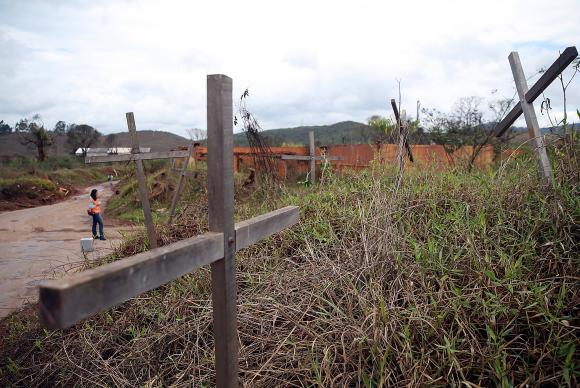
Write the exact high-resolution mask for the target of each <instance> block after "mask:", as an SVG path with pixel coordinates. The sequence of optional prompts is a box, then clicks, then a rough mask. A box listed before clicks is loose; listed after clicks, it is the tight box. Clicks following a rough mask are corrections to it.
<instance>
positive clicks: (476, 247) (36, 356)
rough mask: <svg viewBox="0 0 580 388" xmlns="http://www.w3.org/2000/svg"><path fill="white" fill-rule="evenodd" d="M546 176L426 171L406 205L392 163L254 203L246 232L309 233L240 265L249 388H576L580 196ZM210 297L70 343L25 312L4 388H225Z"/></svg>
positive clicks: (9, 350)
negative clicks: (290, 210)
mask: <svg viewBox="0 0 580 388" xmlns="http://www.w3.org/2000/svg"><path fill="white" fill-rule="evenodd" d="M567 155H569V153H567ZM559 160H563V159H559ZM567 163H568V162H565V163H560V164H558V165H557V168H556V169H557V170H558V171H561V170H560V167H562V166H564V167H565V166H567V165H569V163H568V164H567ZM530 165H531V166H533V162H531V161H530V160H525V159H524V160H519V161H518V160H516V161H515V162H513V163H512V165H510V166H509V167H508V168H507V169H506V171H504V174H503V175H502V176H501V177H495V176H493V175H489V174H485V173H476V174H465V173H462V172H458V171H454V172H445V173H440V172H433V171H425V172H422V173H413V174H411V175H408V176H405V177H404V179H403V183H402V185H401V186H400V188H399V190H398V192H397V193H396V195H395V194H393V192H392V187H393V184H394V182H395V179H396V174H395V173H384V172H379V170H382V169H381V167H380V166H376V167H375V169H374V170H370V171H366V172H362V173H358V174H356V175H355V174H352V175H347V176H343V177H341V178H336V177H335V178H333V177H330V178H328V179H327V180H326V183H325V184H324V186H321V187H317V188H316V189H313V188H305V187H298V188H292V189H287V188H282V189H280V190H275V191H268V190H260V189H258V190H256V191H254V192H241V191H240V192H238V193H237V196H236V201H237V217H238V218H240V219H244V218H247V217H249V216H252V215H256V214H260V213H262V212H264V211H266V210H271V209H273V208H276V207H279V206H281V205H288V204H296V205H299V206H301V219H302V221H301V223H300V224H299V225H298V226H296V227H294V228H293V229H291V230H288V231H285V232H283V233H280V234H279V235H277V236H274V237H272V238H270V239H268V240H267V241H264V242H262V243H260V244H257V245H255V246H253V247H251V248H249V249H246V250H244V251H242V252H240V253H239V254H238V274H237V281H238V287H239V290H238V295H239V301H238V328H239V339H240V371H241V373H240V378H241V383H242V384H243V385H244V386H252V387H255V386H313V385H315V386H324V387H327V386H367V387H376V386H405V385H407V386H418V385H428V386H435V385H440V386H449V385H466V386H492V385H499V386H510V385H517V386H525V385H531V386H538V385H570V386H574V385H578V380H579V373H580V372H579V368H580V367H579V359H580V357H579V351H578V350H577V349H576V347H577V344H578V343H579V339H580V331H579V329H580V319H579V310H578V306H579V305H580V288H579V285H580V273H579V272H580V270H579V268H580V266H579V264H580V263H579V261H580V255H579V252H580V247H579V242H580V231H579V226H578V221H579V219H580V217H579V215H580V206H579V201H580V199H579V197H580V196H579V195H578V194H579V192H578V191H579V182H578V180H577V179H575V178H574V175H573V174H571V175H570V174H568V175H566V176H565V179H559V180H558V182H556V183H555V186H554V189H553V190H548V189H545V188H541V187H538V185H537V183H536V182H537V179H536V176H535V174H534V173H533V169H531V168H530V167H526V166H530ZM571 176H572V177H571ZM200 195H201V197H200V198H203V193H202V194H200ZM206 213H207V209H206V205H205V203H204V202H203V200H201V199H200V200H198V201H194V202H192V203H191V204H190V205H189V206H188V207H187V209H185V211H184V212H183V213H182V214H181V216H180V217H178V218H177V220H176V223H175V224H174V225H172V226H170V227H165V229H163V232H162V235H163V241H164V242H165V243H169V242H171V241H176V240H179V239H181V238H185V237H189V236H192V235H195V234H198V233H201V232H203V231H204V230H206V229H207V226H206V225H207V220H206V218H205V217H206ZM145 248H146V241H144V240H143V238H142V237H136V238H135V239H133V240H131V241H129V242H128V243H127V244H126V245H125V246H124V247H123V248H122V249H121V250H120V251H119V252H118V253H117V255H118V256H125V255H128V254H133V253H136V252H138V251H141V250H143V249H145ZM210 289H211V287H210V276H209V269H208V268H205V269H203V270H201V271H198V272H196V273H195V274H192V275H189V276H184V277H183V278H181V279H178V280H176V281H174V282H171V283H169V284H167V285H165V286H163V287H161V288H160V289H157V290H155V291H151V292H149V293H147V294H145V295H143V296H141V297H139V298H136V299H133V300H131V301H129V302H127V303H124V304H123V305H121V306H119V307H116V308H114V309H112V310H110V311H107V312H103V313H101V314H100V315H98V316H96V317H94V318H91V319H88V320H86V321H85V322H83V323H80V324H79V325H77V326H75V327H73V328H71V329H69V330H66V331H44V330H42V329H40V328H39V327H38V323H37V322H36V321H35V320H32V321H31V320H29V319H28V317H27V316H24V315H22V314H21V315H19V314H15V315H13V316H12V317H10V318H9V319H8V320H6V321H5V322H4V327H5V329H6V340H5V343H4V345H5V346H4V349H3V350H2V353H1V354H0V361H1V362H2V375H0V382H2V383H3V385H8V386H39V385H40V386H53V385H63V386H69V385H78V386H111V385H116V386H135V385H139V386H149V387H154V386H167V385H174V386H192V385H193V386H211V385H213V381H214V375H213V334H212V317H211V297H210Z"/></svg>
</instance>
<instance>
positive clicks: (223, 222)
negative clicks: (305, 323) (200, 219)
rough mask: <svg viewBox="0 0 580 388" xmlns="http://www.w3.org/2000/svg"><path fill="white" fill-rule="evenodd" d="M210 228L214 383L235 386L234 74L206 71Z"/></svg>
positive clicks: (236, 348) (236, 371)
mask: <svg viewBox="0 0 580 388" xmlns="http://www.w3.org/2000/svg"><path fill="white" fill-rule="evenodd" d="M207 147H208V155H207V177H208V178H207V187H208V198H209V229H210V231H212V232H221V233H223V235H224V258H223V259H221V260H218V261H216V262H214V263H212V265H211V288H212V302H213V326H214V338H215V359H216V384H217V386H218V387H237V386H238V334H237V322H236V306H237V290H236V268H235V251H236V241H235V238H236V237H235V231H234V173H233V167H234V161H233V100H232V79H231V78H229V77H227V76H225V75H222V74H214V75H208V76H207Z"/></svg>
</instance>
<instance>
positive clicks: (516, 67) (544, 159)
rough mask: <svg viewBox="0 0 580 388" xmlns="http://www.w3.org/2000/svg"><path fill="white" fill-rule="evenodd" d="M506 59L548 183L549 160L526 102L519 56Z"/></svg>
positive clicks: (549, 176) (514, 55) (532, 106)
mask: <svg viewBox="0 0 580 388" xmlns="http://www.w3.org/2000/svg"><path fill="white" fill-rule="evenodd" d="M508 59H509V62H510V66H511V68H512V73H513V76H514V80H515V82H516V89H517V90H518V95H519V97H520V104H521V107H522V111H523V113H524V117H525V119H526V125H527V126H528V135H529V137H530V139H531V140H532V142H533V144H534V149H535V151H536V157H537V159H538V165H539V168H540V174H541V175H542V177H543V178H545V179H546V180H548V181H550V180H551V179H552V167H551V166H550V160H549V159H548V154H547V152H546V145H545V143H544V138H543V136H542V134H541V132H540V126H539V125H538V118H537V117H536V111H535V110H534V105H533V104H532V103H531V102H528V101H526V93H527V92H528V83H527V81H526V76H525V75H524V70H523V68H522V63H521V62H520V56H519V55H518V53H517V52H516V51H513V52H512V53H511V54H510V55H509V57H508Z"/></svg>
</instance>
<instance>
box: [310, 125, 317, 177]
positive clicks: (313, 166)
mask: <svg viewBox="0 0 580 388" xmlns="http://www.w3.org/2000/svg"><path fill="white" fill-rule="evenodd" d="M308 143H309V146H310V147H309V153H310V182H312V184H314V183H316V160H315V159H314V157H315V156H316V151H315V150H316V147H315V145H314V131H310V132H308Z"/></svg>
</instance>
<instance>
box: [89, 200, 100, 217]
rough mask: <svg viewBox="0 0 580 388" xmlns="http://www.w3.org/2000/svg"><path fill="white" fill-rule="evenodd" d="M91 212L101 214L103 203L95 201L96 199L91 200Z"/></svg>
mask: <svg viewBox="0 0 580 388" xmlns="http://www.w3.org/2000/svg"><path fill="white" fill-rule="evenodd" d="M91 205H93V206H91ZM89 210H90V211H91V213H93V214H99V213H101V201H99V200H98V199H97V200H94V199H92V198H91V202H90V204H89Z"/></svg>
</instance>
